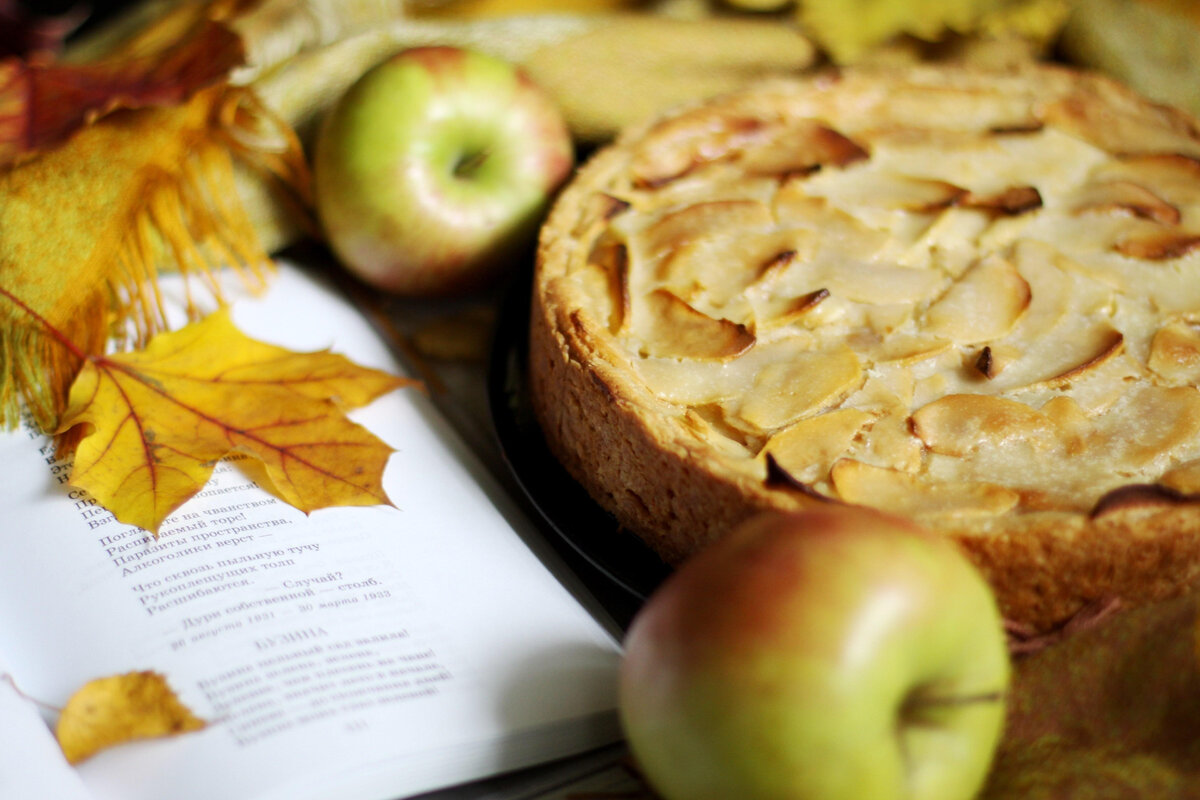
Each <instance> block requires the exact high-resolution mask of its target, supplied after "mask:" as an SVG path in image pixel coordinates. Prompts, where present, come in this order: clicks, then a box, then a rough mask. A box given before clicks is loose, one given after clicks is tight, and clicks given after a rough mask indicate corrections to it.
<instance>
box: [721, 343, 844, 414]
mask: <svg viewBox="0 0 1200 800" xmlns="http://www.w3.org/2000/svg"><path fill="white" fill-rule="evenodd" d="M861 379H862V366H861V364H860V363H859V360H858V357H857V356H856V355H855V354H854V352H853V351H851V350H850V349H849V348H848V347H844V346H843V347H839V348H836V349H834V350H832V351H828V352H826V351H819V350H811V351H807V352H800V353H797V354H796V355H795V356H793V357H792V358H791V359H790V360H789V361H786V362H775V363H771V364H768V365H766V366H765V367H763V369H762V370H761V371H760V372H759V373H758V376H757V378H756V380H755V382H754V385H753V386H752V387H749V389H747V391H746V395H745V397H744V398H743V399H742V401H741V403H740V405H739V406H738V408H737V409H736V410H737V414H738V416H740V417H741V418H742V419H744V420H746V421H747V422H749V423H750V424H751V425H754V426H755V427H757V428H758V429H759V430H763V431H771V430H776V429H778V428H782V427H783V426H785V425H788V424H790V423H792V422H794V421H795V420H798V419H800V418H801V417H806V416H809V415H811V414H815V413H817V412H818V411H821V410H823V409H825V408H828V407H830V406H832V405H833V404H834V403H836V402H837V401H838V400H840V399H842V398H843V397H845V396H846V394H848V393H849V392H850V391H851V390H852V389H854V388H856V387H857V386H858V384H859V382H860V381H861Z"/></svg>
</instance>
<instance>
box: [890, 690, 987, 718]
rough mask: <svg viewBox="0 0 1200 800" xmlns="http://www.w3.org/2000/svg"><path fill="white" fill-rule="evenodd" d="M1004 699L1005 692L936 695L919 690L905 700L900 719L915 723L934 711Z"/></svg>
mask: <svg viewBox="0 0 1200 800" xmlns="http://www.w3.org/2000/svg"><path fill="white" fill-rule="evenodd" d="M1003 699H1004V691H1003V690H997V691H992V692H977V693H974V694H935V693H932V692H929V691H922V690H920V689H918V690H916V691H914V692H912V693H911V694H909V696H908V697H907V698H906V699H905V701H904V707H903V708H902V709H901V711H900V718H901V719H903V720H907V721H908V722H913V721H915V720H917V719H919V718H920V717H921V716H922V715H923V714H924V713H926V712H928V711H930V710H933V709H938V708H950V707H955V706H967V705H972V704H974V703H999V702H1001V701H1002V700H1003Z"/></svg>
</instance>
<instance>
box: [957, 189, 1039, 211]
mask: <svg viewBox="0 0 1200 800" xmlns="http://www.w3.org/2000/svg"><path fill="white" fill-rule="evenodd" d="M957 202H958V205H960V206H962V207H963V208H973V209H975V210H977V211H986V212H988V213H990V214H996V215H999V216H1008V217H1015V216H1017V215H1018V214H1024V213H1026V212H1027V211H1033V210H1035V209H1038V208H1041V207H1042V193H1041V192H1039V191H1038V190H1037V187H1036V186H1012V187H1009V188H1008V189H1005V190H1004V191H1002V192H998V193H997V194H988V195H978V194H975V193H974V192H967V193H966V194H964V195H962V196H961V197H959V198H958V201H957Z"/></svg>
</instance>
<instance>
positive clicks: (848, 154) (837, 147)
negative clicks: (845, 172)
mask: <svg viewBox="0 0 1200 800" xmlns="http://www.w3.org/2000/svg"><path fill="white" fill-rule="evenodd" d="M866 158H869V155H868V153H867V151H866V149H864V148H863V147H862V146H861V145H859V144H858V143H856V142H854V141H853V140H852V139H850V138H849V137H847V136H845V135H843V134H841V133H839V132H837V131H835V130H834V129H832V128H830V127H828V126H826V125H822V124H821V123H819V122H816V121H815V120H813V121H808V122H807V123H800V124H797V125H794V126H791V127H788V128H783V129H781V131H780V134H779V135H776V136H772V137H770V139H769V140H768V141H766V142H764V143H762V144H761V145H759V146H756V147H751V148H748V149H747V151H746V152H745V153H744V154H743V156H742V160H741V166H742V167H743V168H744V169H745V170H746V172H747V173H749V174H751V175H801V176H802V175H807V174H809V173H811V172H815V171H816V170H818V169H821V168H822V167H845V166H847V165H849V164H853V163H854V162H856V161H862V160H864V159H866Z"/></svg>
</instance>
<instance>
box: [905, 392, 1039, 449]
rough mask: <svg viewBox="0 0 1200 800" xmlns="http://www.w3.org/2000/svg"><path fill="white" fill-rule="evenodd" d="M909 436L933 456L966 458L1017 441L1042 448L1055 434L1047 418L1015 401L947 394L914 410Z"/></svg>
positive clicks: (1003, 398)
mask: <svg viewBox="0 0 1200 800" xmlns="http://www.w3.org/2000/svg"><path fill="white" fill-rule="evenodd" d="M912 427H913V432H914V433H915V434H916V435H917V437H918V438H920V439H921V441H923V442H924V443H925V446H926V447H928V448H929V449H930V450H932V451H933V452H935V453H943V454H945V455H950V456H958V457H962V456H967V455H970V454H971V453H972V452H973V451H975V450H976V449H978V448H979V447H981V446H988V447H1001V446H1003V445H1005V444H1006V443H1008V442H1012V441H1021V442H1027V443H1031V444H1033V445H1035V446H1037V447H1044V446H1045V445H1046V444H1047V443H1048V441H1049V440H1050V439H1051V438H1052V437H1053V435H1054V433H1055V430H1054V426H1053V425H1052V424H1051V422H1050V420H1049V418H1047V417H1046V415H1045V414H1043V413H1041V412H1040V411H1038V410H1037V409H1034V408H1030V407H1029V406H1027V405H1025V404H1024V403H1021V402H1019V401H1017V400H1009V399H1008V398H1005V397H996V396H994V395H986V394H951V395H947V396H945V397H943V398H941V399H939V400H935V401H933V402H932V403H929V404H927V405H925V406H923V407H922V408H920V409H918V410H917V411H916V413H914V414H913V416H912Z"/></svg>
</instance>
